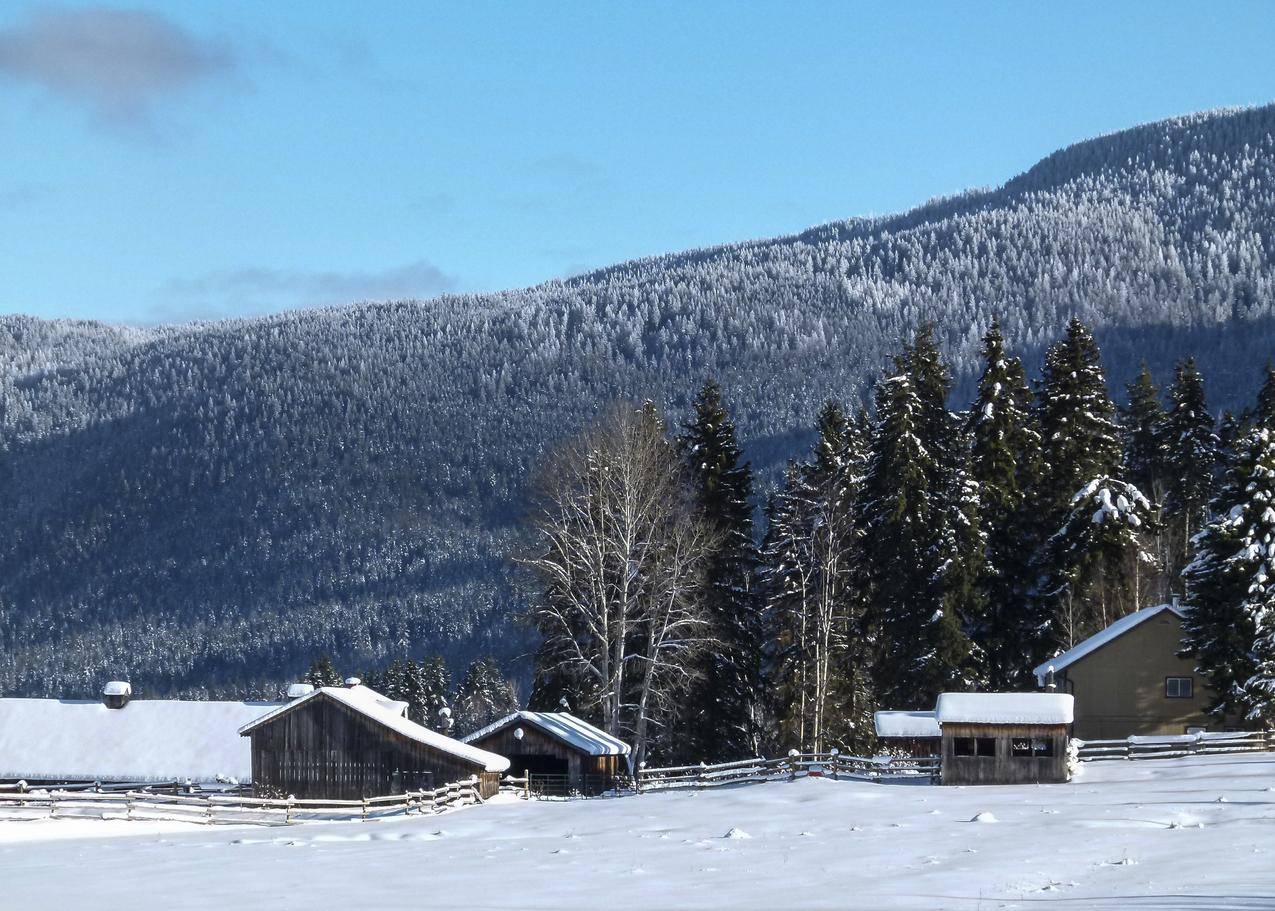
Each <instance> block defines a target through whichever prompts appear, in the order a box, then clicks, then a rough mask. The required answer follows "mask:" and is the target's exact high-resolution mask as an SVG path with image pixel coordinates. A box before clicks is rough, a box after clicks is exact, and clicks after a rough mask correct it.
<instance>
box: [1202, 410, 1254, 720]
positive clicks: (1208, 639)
mask: <svg viewBox="0 0 1275 911" xmlns="http://www.w3.org/2000/svg"><path fill="white" fill-rule="evenodd" d="M1272 504H1275V431H1272V430H1269V429H1267V428H1261V429H1258V430H1255V431H1252V432H1251V433H1250V434H1249V435H1248V436H1246V437H1245V438H1244V439H1243V440H1241V441H1240V443H1239V444H1238V445H1237V448H1236V456H1235V459H1234V460H1233V462H1232V464H1231V465H1230V466H1229V468H1228V470H1227V473H1226V476H1225V479H1224V481H1223V484H1222V487H1221V489H1220V491H1219V492H1218V495H1217V497H1216V498H1215V499H1214V501H1213V515H1214V518H1213V519H1212V521H1210V522H1209V523H1208V524H1207V525H1205V527H1204V530H1203V531H1202V532H1201V533H1200V534H1199V536H1198V537H1197V539H1196V556H1195V559H1194V560H1192V562H1191V564H1190V565H1189V566H1187V568H1186V570H1185V571H1184V572H1183V576H1184V578H1185V579H1186V583H1187V596H1186V606H1187V607H1188V608H1189V610H1188V611H1187V615H1186V618H1185V619H1184V620H1183V622H1182V626H1183V630H1184V635H1183V653H1184V654H1189V655H1192V656H1193V657H1194V658H1195V660H1196V668H1197V669H1198V670H1199V672H1200V673H1201V674H1202V675H1203V676H1204V677H1205V679H1207V680H1208V681H1209V688H1210V689H1211V690H1212V692H1213V697H1214V698H1213V702H1212V703H1211V704H1210V706H1209V712H1210V713H1212V714H1213V715H1215V716H1217V717H1218V718H1219V719H1225V718H1228V717H1245V716H1246V717H1249V718H1253V719H1255V720H1265V721H1270V720H1272V714H1273V713H1272V711H1271V710H1272V707H1273V705H1275V688H1273V686H1272V685H1273V684H1275V673H1272V672H1273V671H1275V663H1273V662H1275V640H1273V639H1272V632H1271V630H1272V627H1275V574H1273V573H1272V572H1271V564H1272V555H1273V553H1275V508H1273V507H1272Z"/></svg>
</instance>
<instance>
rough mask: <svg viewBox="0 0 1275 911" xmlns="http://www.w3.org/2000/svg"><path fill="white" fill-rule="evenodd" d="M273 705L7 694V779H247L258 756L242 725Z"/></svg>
mask: <svg viewBox="0 0 1275 911" xmlns="http://www.w3.org/2000/svg"><path fill="white" fill-rule="evenodd" d="M273 705H275V703H272V702H196V701H187V700H177V699H134V700H132V701H130V702H129V703H128V704H127V705H125V706H124V708H121V709H108V708H107V707H106V706H104V705H103V704H102V703H101V702H99V701H97V700H67V699H0V778H25V779H63V780H88V781H137V782H145V781H175V780H176V781H185V780H186V779H188V778H189V779H190V780H191V781H195V782H213V781H216V780H217V778H218V776H223V777H230V778H235V779H238V780H239V781H247V780H248V779H249V778H251V777H252V753H251V750H250V746H249V744H248V742H247V741H245V740H243V739H241V738H240V737H238V736H237V735H236V733H235V731H236V729H237V728H238V727H239V726H240V725H242V724H244V723H246V722H248V721H250V720H252V719H253V718H256V717H258V716H260V715H261V713H262V712H265V711H267V710H268V709H269V708H271V707H272V706H273Z"/></svg>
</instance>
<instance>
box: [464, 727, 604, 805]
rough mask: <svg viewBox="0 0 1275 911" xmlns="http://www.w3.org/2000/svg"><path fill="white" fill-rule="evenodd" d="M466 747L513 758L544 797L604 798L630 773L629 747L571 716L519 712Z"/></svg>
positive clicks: (514, 766) (480, 733) (471, 737)
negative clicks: (605, 792) (626, 762)
mask: <svg viewBox="0 0 1275 911" xmlns="http://www.w3.org/2000/svg"><path fill="white" fill-rule="evenodd" d="M464 741H465V743H467V744H471V745H473V746H476V747H481V748H482V749H484V750H490V751H491V752H493V753H499V754H500V755H502V756H506V757H508V758H509V762H510V768H511V774H513V775H518V776H521V775H529V776H530V777H531V784H532V787H533V789H535V790H539V791H540V792H541V793H547V794H571V793H580V794H599V793H601V792H602V791H606V790H610V789H611V788H614V787H615V786H616V781H617V779H618V778H619V777H620V775H621V773H622V772H624V771H626V770H627V765H626V764H625V757H627V756H628V754H629V745H628V744H627V743H625V742H624V741H622V740H619V739H617V738H615V737H612V736H611V735H610V734H608V733H606V732H605V731H603V730H601V729H600V728H596V727H594V726H593V725H591V724H589V722H587V721H585V720H583V719H581V718H577V717H576V716H575V715H572V714H570V713H568V712H514V713H513V714H512V715H506V716H505V717H504V718H501V719H500V720H499V721H495V722H493V723H492V724H489V725H487V727H485V728H482V729H481V730H477V731H474V733H472V734H470V735H469V736H467V737H465V738H464Z"/></svg>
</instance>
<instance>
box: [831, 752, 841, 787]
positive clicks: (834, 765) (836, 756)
mask: <svg viewBox="0 0 1275 911" xmlns="http://www.w3.org/2000/svg"><path fill="white" fill-rule="evenodd" d="M840 759H841V751H840V750H839V749H837V748H836V747H833V748H832V761H831V762H830V763H828V764H829V765H830V766H832V780H833V781H836V780H837V772H838V766H839V764H840Z"/></svg>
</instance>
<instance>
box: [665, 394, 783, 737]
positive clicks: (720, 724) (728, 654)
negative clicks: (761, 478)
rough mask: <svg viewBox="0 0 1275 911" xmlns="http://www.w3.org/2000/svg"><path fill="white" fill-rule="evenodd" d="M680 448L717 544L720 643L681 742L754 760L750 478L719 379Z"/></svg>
mask: <svg viewBox="0 0 1275 911" xmlns="http://www.w3.org/2000/svg"><path fill="white" fill-rule="evenodd" d="M679 443H680V447H681V452H682V456H683V459H684V461H685V462H686V465H687V469H688V474H689V477H690V481H691V485H692V487H693V490H694V496H695V500H696V504H697V505H698V507H699V509H700V511H701V513H702V514H703V517H704V519H705V521H706V522H707V523H708V524H709V525H710V526H711V527H712V528H713V529H714V530H715V532H716V533H717V540H718V542H719V543H717V544H716V545H715V546H714V548H713V551H712V553H711V555H710V556H709V558H708V560H707V563H706V569H705V580H704V595H703V600H704V607H705V610H706V612H707V617H708V622H709V633H708V635H709V636H710V637H711V638H713V639H714V640H715V642H716V643H717V644H716V645H715V647H714V648H712V649H709V650H706V651H705V653H704V654H703V655H702V657H701V658H700V659H699V661H698V671H699V673H698V679H697V680H696V681H695V683H694V684H692V689H691V691H690V693H689V694H687V697H686V698H685V699H684V700H683V702H682V705H683V711H682V717H681V719H680V722H679V724H678V727H679V728H680V737H679V740H680V742H681V743H682V744H684V745H685V747H686V748H687V751H688V754H689V757H691V758H698V759H708V760H714V759H726V758H730V757H737V756H746V755H752V754H755V753H756V751H757V750H758V749H759V747H760V743H759V738H760V732H761V714H762V710H761V700H762V685H761V642H762V626H761V621H760V610H759V606H758V602H757V593H756V590H755V588H756V586H755V584H754V582H755V580H754V576H755V574H756V572H757V565H758V554H757V545H756V542H755V540H754V538H753V512H752V510H753V507H752V495H753V478H752V470H751V468H750V467H749V465H748V463H747V462H744V461H743V460H742V457H741V453H740V449H739V444H738V443H737V442H736V438H735V425H734V423H733V422H732V421H731V418H730V415H729V413H728V412H727V410H726V406H725V405H724V404H723V402H722V392H721V389H720V387H719V386H718V385H717V383H715V382H714V381H712V380H709V381H708V382H706V383H705V384H704V386H703V388H701V389H700V392H699V395H698V396H697V397H696V399H695V417H694V419H693V420H691V421H690V422H689V423H688V424H687V425H686V427H685V432H684V434H683V436H682V437H681V439H680V441H679Z"/></svg>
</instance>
